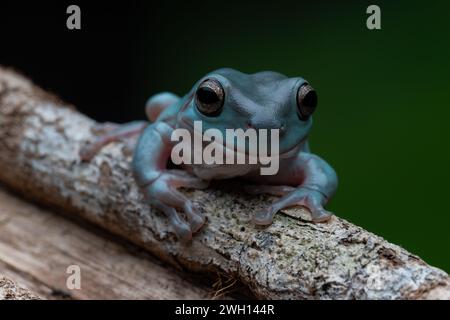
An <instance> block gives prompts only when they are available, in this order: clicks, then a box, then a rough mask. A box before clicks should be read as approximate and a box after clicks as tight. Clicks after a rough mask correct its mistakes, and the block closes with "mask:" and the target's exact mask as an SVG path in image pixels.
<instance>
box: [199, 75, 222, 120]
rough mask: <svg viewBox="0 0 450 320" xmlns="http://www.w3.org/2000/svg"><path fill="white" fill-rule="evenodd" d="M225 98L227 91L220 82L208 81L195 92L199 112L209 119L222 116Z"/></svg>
mask: <svg viewBox="0 0 450 320" xmlns="http://www.w3.org/2000/svg"><path fill="white" fill-rule="evenodd" d="M224 98H225V91H224V90H223V87H222V85H221V84H220V82H219V81H217V80H215V79H206V80H205V81H203V82H202V83H201V84H200V85H199V86H198V88H197V91H196V92H195V104H196V106H197V109H198V111H200V112H201V113H202V114H204V115H205V116H208V117H215V116H218V115H219V114H220V112H221V111H222V107H223V102H224Z"/></svg>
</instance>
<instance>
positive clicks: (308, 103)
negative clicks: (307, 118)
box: [302, 90, 318, 111]
mask: <svg viewBox="0 0 450 320" xmlns="http://www.w3.org/2000/svg"><path fill="white" fill-rule="evenodd" d="M317 100H318V99H317V93H316V92H315V91H314V90H311V91H309V92H308V93H307V94H306V96H305V97H304V98H303V101H302V103H303V105H304V106H305V107H307V108H308V109H309V110H311V111H313V110H314V109H315V108H316V107H317Z"/></svg>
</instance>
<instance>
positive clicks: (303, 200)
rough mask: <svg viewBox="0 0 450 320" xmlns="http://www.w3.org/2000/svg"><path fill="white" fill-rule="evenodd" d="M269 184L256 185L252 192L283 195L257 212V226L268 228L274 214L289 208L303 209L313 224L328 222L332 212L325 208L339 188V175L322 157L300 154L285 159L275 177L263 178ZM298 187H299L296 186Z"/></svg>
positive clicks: (255, 217)
mask: <svg viewBox="0 0 450 320" xmlns="http://www.w3.org/2000/svg"><path fill="white" fill-rule="evenodd" d="M262 179H264V183H269V185H259V186H256V187H255V188H254V189H253V190H252V193H269V194H275V195H283V196H282V198H280V199H279V200H277V201H275V202H274V203H273V204H272V205H271V206H269V207H268V208H266V209H265V210H263V211H261V212H258V213H257V214H256V215H255V216H254V218H253V221H254V223H256V224H258V225H269V224H271V223H272V220H273V217H274V215H275V214H276V213H277V212H278V211H280V210H282V209H284V208H287V207H291V206H296V205H299V206H304V207H306V208H307V209H308V210H309V211H310V213H311V217H312V220H313V221H314V222H325V221H327V220H329V219H330V217H331V215H332V214H331V213H330V212H328V211H327V210H325V209H324V206H325V204H326V203H327V202H328V201H329V200H330V198H331V197H332V196H333V194H334V193H335V191H336V188H337V182H338V180H337V175H336V173H335V171H334V170H333V168H331V166H330V165H329V164H328V163H326V162H325V161H324V160H323V159H321V158H320V157H318V156H316V155H314V154H311V153H307V152H300V153H299V154H298V155H297V157H296V158H294V159H289V160H283V161H282V163H280V171H279V172H278V174H277V175H275V176H260V177H259V180H262ZM293 186H296V187H293Z"/></svg>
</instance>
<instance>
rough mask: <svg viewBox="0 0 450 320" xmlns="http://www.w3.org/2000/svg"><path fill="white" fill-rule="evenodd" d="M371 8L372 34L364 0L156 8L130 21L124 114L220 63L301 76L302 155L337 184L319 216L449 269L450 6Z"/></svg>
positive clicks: (406, 3)
mask: <svg viewBox="0 0 450 320" xmlns="http://www.w3.org/2000/svg"><path fill="white" fill-rule="evenodd" d="M375 3H376V4H378V5H379V6H380V7H381V13H382V15H381V19H382V29H381V30H375V31H370V30H368V29H367V28H366V18H367V16H368V15H367V14H366V8H367V6H368V5H369V4H371V2H365V1H340V2H338V1H335V2H320V3H308V4H305V2H304V1H296V2H292V3H287V2H286V3H284V2H280V1H276V2H273V3H272V4H263V3H258V2H251V3H246V4H244V3H240V4H239V3H232V2H224V1H213V2H203V4H202V5H199V4H197V5H193V4H192V3H190V2H189V3H185V4H182V3H179V4H177V6H176V7H175V8H174V7H173V5H170V4H167V5H166V6H164V7H162V8H159V9H158V10H160V11H159V12H157V14H158V16H160V17H163V18H162V19H164V20H165V21H158V26H159V27H158V28H155V26H154V24H155V23H154V22H151V23H149V24H148V25H146V24H145V22H141V23H142V25H143V28H141V29H140V32H141V34H140V43H139V44H138V45H137V47H136V55H135V57H134V65H135V69H133V70H132V73H133V74H134V76H135V77H136V79H138V78H139V77H144V78H145V79H140V80H139V81H137V80H136V87H135V88H134V89H133V90H134V91H133V92H132V96H133V97H134V99H135V101H134V105H142V101H143V100H144V98H145V95H149V94H152V93H154V91H160V90H171V91H174V92H176V93H178V94H184V93H185V92H186V91H187V90H189V88H190V87H191V86H192V84H193V82H194V81H195V80H197V79H198V78H199V77H201V76H202V75H204V74H205V73H207V72H209V71H211V70H214V69H216V68H219V67H224V66H228V67H232V68H236V69H238V70H241V71H243V72H247V73H253V72H258V71H261V70H267V69H268V70H275V71H279V72H282V73H285V74H286V75H288V76H302V77H304V78H306V79H308V80H309V81H310V83H311V84H312V85H313V86H314V87H315V88H316V89H317V91H318V93H319V108H318V110H317V113H316V114H315V116H314V126H313V132H312V134H311V147H312V150H313V152H315V153H317V154H319V155H320V156H322V157H323V158H325V159H326V160H327V161H328V162H329V163H330V164H331V165H332V166H333V167H334V168H335V169H336V171H337V172H338V175H339V178H340V185H339V189H338V192H337V194H336V196H335V198H334V199H333V200H332V202H331V203H330V205H329V208H330V209H331V210H332V211H334V212H335V213H336V214H337V215H338V216H340V217H343V218H345V219H348V220H349V221H351V222H353V223H355V224H357V225H360V226H362V227H364V228H366V229H367V230H370V231H372V232H374V233H376V234H378V235H381V236H383V237H385V238H386V239H388V240H389V241H391V242H393V243H396V244H399V245H401V246H403V247H405V248H406V249H408V250H410V251H412V252H413V253H415V254H417V255H419V256H420V257H422V258H423V259H424V260H425V261H427V262H428V263H430V264H432V265H435V266H438V267H441V268H443V269H444V270H446V271H447V272H449V271H450V259H449V244H450V236H449V226H450V216H449V210H448V204H447V199H448V198H449V197H450V194H449V182H450V169H449V164H450V153H449V146H450V144H449V139H450V126H449V122H450V121H449V120H450V109H449V107H450V103H449V102H450V101H449V100H450V99H449V89H450V88H449V87H450V86H449V84H450V59H449V58H450V2H446V1H440V2H438V1H427V2H423V1H421V2H417V3H414V2H411V1H378V2H375ZM150 35H152V39H153V40H152V43H151V45H150V44H149V43H148V42H147V38H148V37H149V36H150ZM155 41H156V43H157V44H156V45H155V43H154V42H155ZM155 46H156V47H157V48H158V49H157V50H156V51H155ZM149 57H151V59H149ZM154 75H157V77H158V78H157V79H155V77H154ZM139 112H140V114H142V110H139Z"/></svg>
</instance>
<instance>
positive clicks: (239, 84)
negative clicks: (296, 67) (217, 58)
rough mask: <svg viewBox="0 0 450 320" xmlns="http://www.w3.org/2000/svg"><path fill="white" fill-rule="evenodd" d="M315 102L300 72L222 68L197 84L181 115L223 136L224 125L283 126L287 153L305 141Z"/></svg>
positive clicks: (283, 145) (282, 142)
mask: <svg viewBox="0 0 450 320" xmlns="http://www.w3.org/2000/svg"><path fill="white" fill-rule="evenodd" d="M316 106H317V94H316V91H314V89H313V88H312V87H311V86H310V85H309V84H308V83H307V82H306V81H305V80H304V79H302V78H288V77H286V76H284V75H282V74H280V73H276V72H271V71H265V72H259V73H255V74H245V73H241V72H239V71H236V70H233V69H219V70H217V71H214V72H211V73H209V74H207V75H206V76H204V77H203V78H202V79H200V80H199V81H198V82H197V83H196V84H195V86H194V87H193V89H192V91H191V92H190V94H189V95H188V99H187V100H186V103H185V105H184V106H183V108H182V109H181V112H180V113H179V118H178V119H179V120H180V122H181V123H182V124H183V126H184V127H188V126H192V124H193V123H194V121H202V130H203V132H204V131H205V130H207V129H212V128H214V129H218V130H220V131H221V133H222V135H223V137H225V136H226V129H239V128H240V129H243V130H246V129H248V128H254V129H257V130H258V129H268V130H270V129H279V153H280V155H283V154H287V153H291V152H293V151H295V150H297V149H298V148H300V147H301V146H302V145H303V143H304V141H305V140H306V138H307V135H308V133H309V131H310V128H311V125H312V117H311V115H312V113H313V112H314V110H315V109H316ZM269 136H270V134H269Z"/></svg>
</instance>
